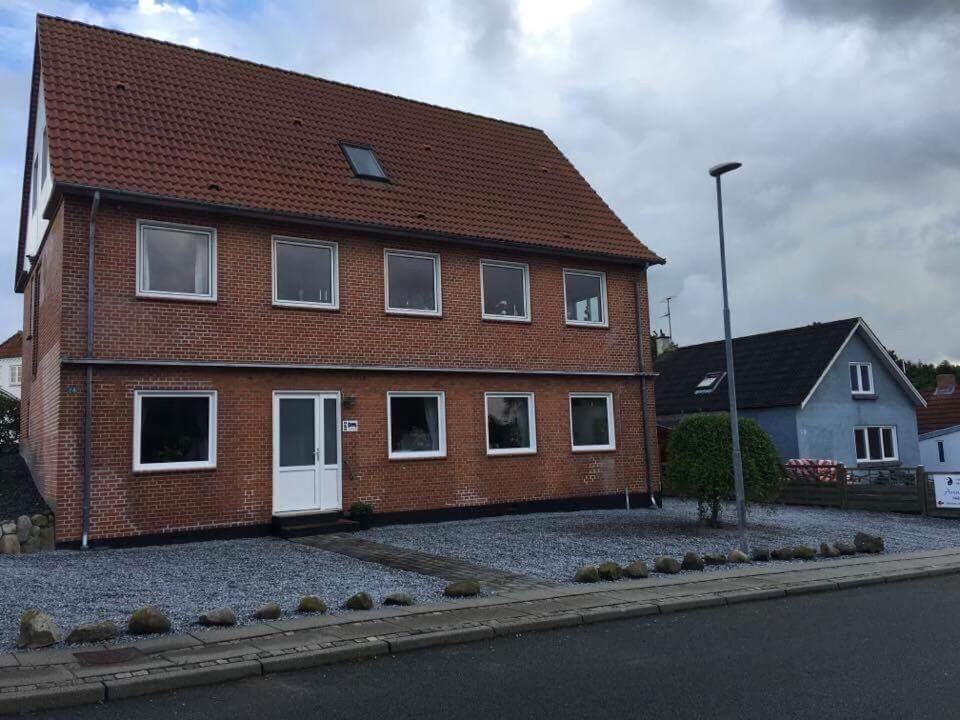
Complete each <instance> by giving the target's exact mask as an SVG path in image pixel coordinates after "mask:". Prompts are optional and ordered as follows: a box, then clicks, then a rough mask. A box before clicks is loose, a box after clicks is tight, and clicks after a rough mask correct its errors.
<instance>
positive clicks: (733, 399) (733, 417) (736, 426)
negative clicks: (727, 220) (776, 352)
mask: <svg viewBox="0 0 960 720" xmlns="http://www.w3.org/2000/svg"><path fill="white" fill-rule="evenodd" d="M740 166H741V163H738V162H729V163H722V164H720V165H714V166H713V167H712V168H710V176H711V177H713V178H715V179H716V181H717V222H718V223H719V227H720V277H721V280H722V282H723V330H724V336H725V338H726V349H727V391H728V393H729V397H730V436H731V438H732V439H733V484H734V488H735V489H736V492H737V519H738V523H739V526H740V549H741V550H743V552H748V551H749V548H750V545H749V543H748V542H747V506H746V502H745V499H744V491H743V461H742V459H741V457H740V421H739V418H738V417H737V382H736V376H735V374H734V370H733V337H732V335H731V332H730V303H729V300H728V298H727V255H726V248H725V247H724V243H723V198H722V195H721V193H720V176H721V175H723V174H724V173H728V172H730V171H731V170H736V169H737V168H739V167H740Z"/></svg>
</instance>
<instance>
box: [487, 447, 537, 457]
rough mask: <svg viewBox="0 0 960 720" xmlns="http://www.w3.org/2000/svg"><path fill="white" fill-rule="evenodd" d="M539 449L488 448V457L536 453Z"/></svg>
mask: <svg viewBox="0 0 960 720" xmlns="http://www.w3.org/2000/svg"><path fill="white" fill-rule="evenodd" d="M536 454H537V449H536V448H533V449H532V450H530V449H523V450H521V449H517V450H487V457H517V456H522V455H536Z"/></svg>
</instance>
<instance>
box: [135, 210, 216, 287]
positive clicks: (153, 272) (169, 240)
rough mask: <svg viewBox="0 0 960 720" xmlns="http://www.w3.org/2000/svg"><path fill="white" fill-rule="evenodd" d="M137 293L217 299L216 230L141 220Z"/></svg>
mask: <svg viewBox="0 0 960 720" xmlns="http://www.w3.org/2000/svg"><path fill="white" fill-rule="evenodd" d="M137 294H138V295H144V296H148V297H168V298H178V299H191V300H216V299H217V234H216V231H215V230H214V229H213V228H203V227H193V226H191V225H172V224H169V223H158V222H148V221H145V220H141V221H139V222H138V223H137Z"/></svg>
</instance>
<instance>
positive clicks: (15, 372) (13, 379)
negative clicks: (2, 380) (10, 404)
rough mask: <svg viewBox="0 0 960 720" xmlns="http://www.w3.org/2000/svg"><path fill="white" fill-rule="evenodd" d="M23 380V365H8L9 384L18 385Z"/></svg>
mask: <svg viewBox="0 0 960 720" xmlns="http://www.w3.org/2000/svg"><path fill="white" fill-rule="evenodd" d="M22 380H23V365H11V366H10V384H11V385H19V384H20V383H21V382H22Z"/></svg>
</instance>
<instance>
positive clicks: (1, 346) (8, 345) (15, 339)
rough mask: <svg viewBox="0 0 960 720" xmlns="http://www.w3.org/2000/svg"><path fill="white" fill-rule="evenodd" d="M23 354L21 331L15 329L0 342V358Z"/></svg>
mask: <svg viewBox="0 0 960 720" xmlns="http://www.w3.org/2000/svg"><path fill="white" fill-rule="evenodd" d="M21 355H23V333H22V332H20V331H19V330H17V331H16V332H15V333H14V334H13V335H11V336H10V337H8V338H7V339H6V340H4V341H3V342H2V343H0V358H14V357H20V356H21Z"/></svg>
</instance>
